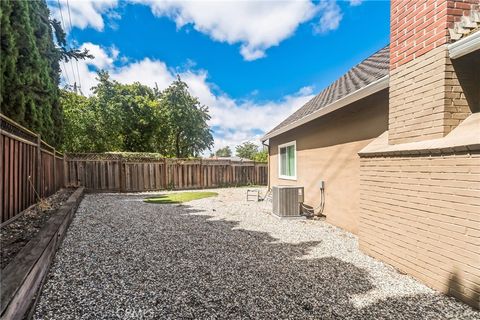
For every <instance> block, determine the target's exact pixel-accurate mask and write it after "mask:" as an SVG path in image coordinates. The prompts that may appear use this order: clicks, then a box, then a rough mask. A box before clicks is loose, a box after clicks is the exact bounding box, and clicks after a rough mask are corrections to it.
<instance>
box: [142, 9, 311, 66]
mask: <svg viewBox="0 0 480 320" xmlns="http://www.w3.org/2000/svg"><path fill="white" fill-rule="evenodd" d="M134 1H135V2H138V3H143V4H146V5H149V6H150V7H151V9H152V12H153V13H154V15H156V16H166V17H169V18H170V19H172V20H174V21H175V23H176V25H177V27H178V28H182V27H184V26H185V25H187V24H191V25H192V26H193V28H194V29H195V30H197V31H199V32H201V33H204V34H207V35H209V36H210V37H211V38H212V39H214V40H216V41H220V42H226V43H229V44H235V43H240V44H241V49H240V52H241V54H242V56H243V57H244V58H245V59H246V60H255V59H258V58H261V57H264V56H265V50H266V49H267V48H270V47H272V46H276V45H278V44H279V43H280V42H281V41H282V40H284V39H286V38H288V37H290V36H291V35H292V34H293V33H294V32H295V30H296V28H297V27H298V25H299V24H301V23H303V22H305V21H308V20H310V19H311V18H312V17H313V16H314V15H315V13H316V6H315V5H314V4H313V3H312V2H310V1H278V2H273V1H208V2H203V1H155V0H134Z"/></svg>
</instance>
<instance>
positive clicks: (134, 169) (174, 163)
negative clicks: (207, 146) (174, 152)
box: [66, 154, 268, 192]
mask: <svg viewBox="0 0 480 320" xmlns="http://www.w3.org/2000/svg"><path fill="white" fill-rule="evenodd" d="M88 156H89V157H90V158H89V159H84V158H83V157H86V156H82V155H81V154H76V155H72V156H67V167H68V168H69V171H70V172H80V173H81V174H80V176H81V177H83V176H85V178H84V179H83V178H82V179H78V181H77V180H75V175H73V174H69V175H67V176H66V177H67V179H66V184H67V185H72V186H73V185H75V186H84V187H86V188H87V189H91V190H104V191H121V185H123V186H124V191H126V192H143V191H155V190H165V189H173V190H177V189H195V188H214V187H223V186H240V185H248V184H261V185H265V184H266V182H267V173H268V171H267V165H266V164H265V163H254V162H233V161H215V160H207V159H204V160H202V161H199V160H195V159H192V160H190V159H185V160H184V159H162V160H158V159H152V160H149V159H147V160H145V159H144V160H142V161H130V160H129V161H128V162H127V160H126V159H115V160H112V159H109V158H108V155H101V154H98V155H94V154H90V155H88ZM103 156H105V157H106V159H102V157H103ZM95 157H98V158H97V159H95ZM91 158H93V159H91ZM121 168H123V169H121ZM120 170H123V171H124V174H123V175H121V174H120Z"/></svg>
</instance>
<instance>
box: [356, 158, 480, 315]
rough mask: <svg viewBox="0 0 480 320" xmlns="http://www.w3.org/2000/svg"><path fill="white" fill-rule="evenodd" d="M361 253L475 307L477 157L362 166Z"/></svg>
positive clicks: (479, 242) (479, 274)
mask: <svg viewBox="0 0 480 320" xmlns="http://www.w3.org/2000/svg"><path fill="white" fill-rule="evenodd" d="M360 188H361V200H360V228H359V239H360V241H359V243H360V248H361V249H362V250H363V251H364V252H366V253H367V254H369V255H371V256H373V257H375V258H377V259H380V260H383V261H385V262H387V263H389V264H391V265H393V266H395V267H396V268H398V269H400V270H402V271H404V272H406V273H408V274H410V275H412V276H414V277H415V278H417V279H419V280H421V281H422V282H424V283H426V284H427V285H429V286H430V287H433V288H435V289H437V290H441V291H442V292H445V293H448V294H451V295H454V296H456V297H458V298H460V299H462V300H464V301H466V302H468V303H470V304H471V305H472V306H474V307H476V308H478V307H479V295H480V268H479V266H480V151H475V152H465V153H460V154H445V155H442V154H437V155H434V156H432V155H425V156H418V155H417V156H380V157H362V159H361V179H360Z"/></svg>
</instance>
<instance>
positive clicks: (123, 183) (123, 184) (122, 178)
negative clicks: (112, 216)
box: [118, 156, 127, 192]
mask: <svg viewBox="0 0 480 320" xmlns="http://www.w3.org/2000/svg"><path fill="white" fill-rule="evenodd" d="M118 166H119V167H118V173H119V175H120V192H125V189H126V188H127V178H126V176H125V165H124V163H123V157H122V156H120V160H119V161H118Z"/></svg>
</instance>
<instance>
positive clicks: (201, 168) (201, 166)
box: [200, 159, 203, 189]
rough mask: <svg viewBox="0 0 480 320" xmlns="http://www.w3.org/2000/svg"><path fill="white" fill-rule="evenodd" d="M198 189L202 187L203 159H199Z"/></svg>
mask: <svg viewBox="0 0 480 320" xmlns="http://www.w3.org/2000/svg"><path fill="white" fill-rule="evenodd" d="M200 189H203V161H202V159H200Z"/></svg>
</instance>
